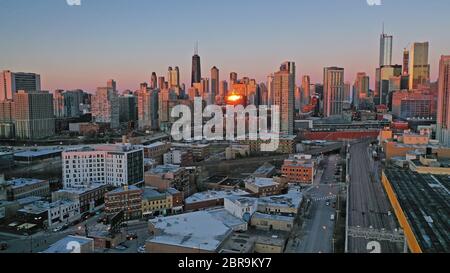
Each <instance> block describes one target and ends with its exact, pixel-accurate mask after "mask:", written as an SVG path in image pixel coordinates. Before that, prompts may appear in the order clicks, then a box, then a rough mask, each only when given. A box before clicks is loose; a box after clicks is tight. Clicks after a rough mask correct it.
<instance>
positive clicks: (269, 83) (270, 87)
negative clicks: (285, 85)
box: [267, 74, 274, 106]
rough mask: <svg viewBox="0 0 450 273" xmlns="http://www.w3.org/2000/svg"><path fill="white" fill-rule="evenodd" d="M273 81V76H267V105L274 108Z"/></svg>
mask: <svg viewBox="0 0 450 273" xmlns="http://www.w3.org/2000/svg"><path fill="white" fill-rule="evenodd" d="M273 80H274V75H273V74H270V75H269V76H267V103H268V105H269V106H272V104H273Z"/></svg>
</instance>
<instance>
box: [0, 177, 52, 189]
mask: <svg viewBox="0 0 450 273" xmlns="http://www.w3.org/2000/svg"><path fill="white" fill-rule="evenodd" d="M44 181H45V180H40V179H34V178H16V179H12V180H8V181H6V183H7V184H8V185H10V186H11V187H12V188H13V189H17V188H21V187H25V186H31V185H34V184H38V183H41V182H44Z"/></svg>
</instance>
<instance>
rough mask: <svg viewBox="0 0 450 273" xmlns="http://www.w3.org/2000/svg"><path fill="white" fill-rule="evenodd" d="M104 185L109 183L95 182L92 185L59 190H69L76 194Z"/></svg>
mask: <svg viewBox="0 0 450 273" xmlns="http://www.w3.org/2000/svg"><path fill="white" fill-rule="evenodd" d="M102 187H108V185H105V184H101V183H93V184H91V185H90V186H86V187H83V188H65V189H62V190H59V191H57V192H69V193H75V194H83V193H86V192H89V191H92V190H96V189H99V188H102Z"/></svg>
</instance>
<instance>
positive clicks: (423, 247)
mask: <svg viewBox="0 0 450 273" xmlns="http://www.w3.org/2000/svg"><path fill="white" fill-rule="evenodd" d="M382 182H383V186H384V188H385V190H386V192H387V194H388V197H389V201H390V203H391V205H392V207H393V208H394V211H395V215H396V216H397V219H398V222H399V223H400V225H401V227H402V229H403V230H404V232H405V236H406V239H407V243H408V247H409V250H410V252H412V253H448V252H449V251H450V229H449V222H450V218H449V217H450V191H449V189H450V177H449V176H439V175H432V174H419V173H416V172H412V171H410V170H404V169H396V168H388V169H386V170H384V171H383V176H382Z"/></svg>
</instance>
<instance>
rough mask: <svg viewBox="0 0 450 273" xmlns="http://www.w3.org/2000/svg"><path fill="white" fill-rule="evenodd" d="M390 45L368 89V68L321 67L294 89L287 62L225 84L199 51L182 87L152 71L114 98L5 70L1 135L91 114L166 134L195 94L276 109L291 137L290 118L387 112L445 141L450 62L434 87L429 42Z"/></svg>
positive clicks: (0, 77)
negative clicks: (397, 53) (174, 113)
mask: <svg viewBox="0 0 450 273" xmlns="http://www.w3.org/2000/svg"><path fill="white" fill-rule="evenodd" d="M393 43H394V37H393V36H391V35H388V34H386V33H384V30H383V33H382V34H381V36H380V56H379V67H377V68H376V69H375V79H374V82H375V84H374V87H375V88H374V89H371V87H370V86H371V84H370V83H371V79H370V77H369V73H368V72H367V71H366V72H360V73H357V75H356V79H355V82H354V83H353V84H351V83H350V82H348V81H346V80H345V70H344V68H342V67H326V68H324V70H323V82H322V83H317V84H313V83H311V80H310V77H309V76H308V75H303V76H302V77H301V84H299V85H297V80H296V76H297V71H296V65H295V63H294V62H292V61H289V62H285V63H283V64H282V65H281V66H280V68H279V69H278V70H277V71H275V72H274V73H270V75H269V76H268V77H267V81H266V82H263V83H258V82H257V81H256V80H255V79H251V78H249V77H242V78H238V74H237V73H236V72H232V73H230V75H229V79H227V80H224V79H223V78H222V77H223V76H222V77H221V74H220V70H219V68H218V67H216V66H214V67H212V68H211V69H210V72H209V77H205V75H204V74H202V69H201V58H200V55H199V53H198V49H197V48H196V50H195V54H194V56H193V57H192V77H191V82H190V83H189V84H188V85H185V84H183V83H181V82H180V68H179V67H178V66H175V67H173V66H171V67H169V68H168V71H167V78H166V77H165V76H159V77H158V75H156V73H152V74H151V76H150V81H149V83H142V84H140V85H139V89H138V90H135V91H130V90H124V91H122V92H120V93H119V91H118V90H117V86H116V82H115V81H114V80H109V81H108V82H107V85H106V86H105V87H99V88H97V90H96V92H95V93H94V94H92V95H91V94H89V93H86V92H84V91H82V90H68V91H64V90H55V91H54V93H53V94H51V93H50V92H46V91H41V90H42V88H41V83H40V76H39V75H37V74H33V73H15V72H10V71H3V72H1V73H0V137H1V138H6V139H22V140H28V139H41V138H46V137H51V136H53V135H55V133H56V132H57V131H58V119H65V118H80V117H85V116H86V115H89V114H91V120H90V121H92V122H93V123H96V124H107V125H108V126H109V128H111V129H112V130H120V129H124V128H125V129H126V130H138V131H144V132H147V131H157V130H161V131H168V130H170V125H171V123H173V122H174V120H173V118H172V117H171V115H170V113H171V109H172V108H173V107H174V106H176V105H178V104H185V105H189V106H192V101H193V98H194V97H202V99H203V100H204V102H205V104H218V105H225V104H227V103H229V102H230V101H229V100H228V97H230V96H238V97H240V98H242V100H240V101H239V102H241V103H243V104H245V105H250V104H253V105H278V106H279V107H280V110H281V131H282V132H283V133H285V134H288V135H292V134H294V121H295V120H296V119H298V118H301V117H303V116H305V115H309V116H316V117H319V118H344V119H345V117H346V116H348V115H351V113H352V112H354V111H355V110H367V111H379V110H380V109H387V110H389V111H391V112H392V114H393V115H394V116H396V117H398V118H402V119H411V118H425V119H432V120H436V122H437V124H438V126H437V127H438V129H437V137H438V138H439V139H440V141H441V142H442V143H445V144H447V145H448V144H450V143H449V140H448V139H449V137H450V135H449V126H450V112H449V111H448V104H449V102H450V95H449V92H450V87H449V85H450V84H449V66H450V57H449V56H442V57H441V61H440V64H439V80H438V82H432V81H431V79H430V63H429V59H428V56H429V43H428V42H414V43H412V45H411V47H410V49H406V48H405V50H404V53H403V62H402V64H394V63H393V62H392V60H393ZM137 86H138V84H137ZM349 113H350V114H349ZM87 121H89V120H87ZM55 124H56V125H55ZM125 125H126V126H125Z"/></svg>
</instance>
